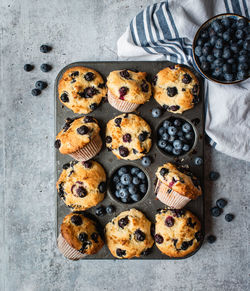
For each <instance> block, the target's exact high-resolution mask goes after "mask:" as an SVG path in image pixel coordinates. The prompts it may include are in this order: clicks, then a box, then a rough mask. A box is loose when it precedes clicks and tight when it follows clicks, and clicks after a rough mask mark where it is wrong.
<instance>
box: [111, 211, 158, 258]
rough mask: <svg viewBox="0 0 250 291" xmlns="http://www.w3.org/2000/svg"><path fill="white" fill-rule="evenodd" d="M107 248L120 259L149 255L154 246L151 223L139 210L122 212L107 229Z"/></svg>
mask: <svg viewBox="0 0 250 291" xmlns="http://www.w3.org/2000/svg"><path fill="white" fill-rule="evenodd" d="M105 237H106V242H107V246H108V248H109V250H110V252H111V254H112V255H113V256H114V257H116V258H119V259H125V258H126V259H129V258H132V257H139V256H141V255H148V254H149V253H150V249H151V247H152V246H153V244H154V240H153V238H152V236H151V222H150V221H149V220H148V219H147V218H146V216H145V215H144V214H143V213H142V212H141V211H139V210H136V209H135V208H132V209H130V210H128V211H124V212H121V213H120V214H119V215H118V216H117V217H115V218H113V219H112V221H111V222H109V223H108V224H107V225H106V227H105Z"/></svg>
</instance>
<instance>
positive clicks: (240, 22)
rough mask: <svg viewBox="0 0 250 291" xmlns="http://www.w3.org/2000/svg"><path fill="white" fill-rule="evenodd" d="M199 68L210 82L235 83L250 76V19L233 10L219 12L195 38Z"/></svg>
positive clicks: (195, 59) (199, 30)
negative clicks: (223, 12) (231, 11)
mask: <svg viewBox="0 0 250 291" xmlns="http://www.w3.org/2000/svg"><path fill="white" fill-rule="evenodd" d="M193 59H194V63H195V66H196V69H197V70H198V71H199V72H200V73H201V75H202V76H203V77H205V78H207V79H208V80H210V81H214V82H217V83H220V84H234V83H238V82H241V81H244V80H246V79H247V78H249V75H250V62H249V59H250V21H249V19H247V18H245V17H243V16H240V15H237V14H232V13H225V14H220V15H216V16H214V17H212V18H210V19H209V20H207V21H206V22H205V23H204V24H202V26H201V27H200V28H199V29H198V31H197V33H196V35H195V37H194V41H193Z"/></svg>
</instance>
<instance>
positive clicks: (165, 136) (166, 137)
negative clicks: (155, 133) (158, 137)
mask: <svg viewBox="0 0 250 291" xmlns="http://www.w3.org/2000/svg"><path fill="white" fill-rule="evenodd" d="M162 139H163V140H165V141H167V140H168V139H169V135H168V134H167V133H163V135H162Z"/></svg>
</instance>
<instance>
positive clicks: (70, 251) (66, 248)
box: [57, 233, 87, 260]
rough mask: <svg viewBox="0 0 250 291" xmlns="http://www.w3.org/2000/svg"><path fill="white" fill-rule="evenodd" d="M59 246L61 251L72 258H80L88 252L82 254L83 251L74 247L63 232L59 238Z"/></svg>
mask: <svg viewBox="0 0 250 291" xmlns="http://www.w3.org/2000/svg"><path fill="white" fill-rule="evenodd" d="M57 246H58V249H59V251H60V252H61V253H62V254H63V255H64V256H65V257H66V258H68V259H70V260H80V259H83V258H85V257H86V256H87V254H82V253H81V252H79V251H77V250H76V249H74V248H72V246H70V245H69V243H68V242H67V241H66V240H65V239H64V237H63V236H62V234H61V233H60V234H59V236H58V238H57Z"/></svg>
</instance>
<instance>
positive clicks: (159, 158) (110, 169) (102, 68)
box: [54, 61, 205, 260]
mask: <svg viewBox="0 0 250 291" xmlns="http://www.w3.org/2000/svg"><path fill="white" fill-rule="evenodd" d="M170 65H173V63H171V62H168V61H161V62H77V63H72V64H70V65H68V66H66V67H64V68H63V69H62V70H61V71H60V72H59V74H58V75H57V78H56V81H55V136H56V135H57V133H58V132H59V131H60V130H61V129H62V127H63V125H64V123H65V119H66V118H67V117H71V118H72V117H76V116H79V117H80V116H83V115H79V114H74V113H73V111H71V110H69V109H68V108H67V107H65V106H63V105H62V104H61V102H60V101H59V99H58V92H57V85H58V81H59V80H60V78H61V76H62V74H63V73H64V72H65V71H66V70H67V69H69V68H70V67H74V66H85V67H90V68H93V69H94V70H96V71H98V72H99V73H101V74H102V76H103V77H104V78H105V77H106V76H107V75H108V74H109V72H111V71H113V70H119V69H121V70H122V69H133V70H139V71H143V72H147V73H148V77H149V80H150V81H151V80H152V78H153V76H154V75H155V74H156V73H158V72H159V71H160V70H162V69H163V68H165V67H167V66H170ZM194 73H195V74H196V76H197V77H198V79H199V81H200V86H201V90H200V91H201V93H200V102H199V103H198V104H196V105H195V106H194V108H193V109H190V110H188V111H185V112H184V113H183V114H173V113H169V112H167V111H166V112H164V113H163V114H162V116H161V117H160V118H153V117H152V115H151V111H152V109H153V108H155V107H158V106H159V105H158V103H157V102H156V101H155V100H154V98H153V97H152V98H151V99H150V101H149V102H147V103H146V104H144V105H141V106H140V107H139V108H138V109H137V110H136V111H135V112H134V113H136V114H138V115H140V116H141V117H142V118H144V119H145V120H146V121H147V122H148V124H149V125H150V127H151V129H152V138H153V140H152V147H151V150H150V152H149V153H148V155H149V156H151V157H152V159H153V163H152V165H151V166H150V167H148V168H143V167H142V166H141V160H136V161H125V160H118V159H117V158H116V157H115V156H114V154H113V153H112V152H110V151H108V150H107V149H106V148H105V128H106V123H107V122H108V121H109V120H110V119H112V118H114V117H115V116H117V115H120V114H121V112H119V111H117V110H116V109H114V108H113V107H112V106H111V105H110V104H109V103H108V102H107V101H103V102H102V103H101V104H100V106H99V107H98V108H97V109H96V110H95V111H93V112H92V113H90V114H88V115H91V116H93V117H95V118H96V119H97V120H98V122H99V125H100V127H101V136H102V140H103V148H102V150H101V152H100V153H99V154H98V155H97V156H96V157H95V158H94V160H96V161H98V162H99V163H101V164H102V165H103V167H104V169H105V171H106V174H107V177H108V180H107V182H108V191H107V194H106V197H105V199H104V200H103V201H102V202H101V203H99V204H98V205H97V206H95V207H93V208H91V209H89V210H87V212H88V213H89V214H90V215H91V214H95V209H96V208H97V207H99V206H101V205H103V206H108V205H110V204H112V205H114V206H115V208H116V211H115V212H114V213H112V214H111V215H109V214H106V215H105V216H102V217H97V219H98V221H99V222H100V224H101V225H102V226H103V227H104V226H105V225H106V224H107V223H108V222H109V221H110V220H111V219H112V218H113V217H115V216H117V215H118V214H119V213H120V212H122V211H125V210H128V209H130V208H136V209H138V210H140V211H142V212H143V213H144V214H145V215H146V216H147V218H148V219H150V220H151V222H154V217H155V214H156V211H157V209H159V208H164V204H162V203H161V202H160V201H158V200H156V196H155V194H154V186H155V185H154V184H155V181H156V177H155V172H156V170H157V168H158V167H159V166H161V165H163V164H164V163H166V162H172V163H177V164H181V165H182V166H188V165H189V166H190V170H191V171H192V172H193V174H194V175H195V176H196V177H197V178H198V179H199V180H200V182H201V186H202V189H203V195H202V196H201V197H199V198H198V199H197V200H194V201H191V202H190V203H189V204H187V206H186V207H185V208H186V209H189V210H191V211H192V212H193V213H194V214H195V215H197V216H198V217H199V219H200V220H201V224H202V230H203V232H204V195H205V194H204V183H203V165H202V166H196V165H195V164H194V159H195V157H197V156H199V157H202V158H203V154H204V111H203V108H204V98H203V97H204V96H203V91H204V90H203V81H202V79H201V78H200V77H199V75H198V74H197V73H196V72H194ZM171 116H173V117H180V118H182V117H183V118H184V119H186V120H187V121H189V122H190V123H192V120H194V119H197V120H198V119H199V120H200V122H199V123H198V124H197V125H194V123H192V124H193V125H194V127H195V134H196V137H195V144H194V146H193V148H192V150H191V151H190V152H188V153H187V154H185V155H182V156H181V157H180V158H178V157H174V156H170V155H166V154H164V153H163V152H162V151H161V150H160V149H159V148H158V147H157V144H156V140H157V128H158V126H159V125H160V124H161V123H162V122H163V121H164V120H165V119H167V118H169V117H171ZM197 120H196V121H197ZM71 160H72V158H70V157H69V156H67V155H62V154H60V152H59V151H58V150H56V149H55V183H54V184H56V182H57V180H58V178H59V176H60V174H61V171H62V166H63V164H65V163H67V162H69V161H71ZM126 165H132V166H136V167H139V168H141V169H142V170H143V171H144V173H145V174H146V176H147V177H148V180H149V181H148V182H149V183H148V191H147V193H146V194H145V196H144V197H143V199H142V200H140V201H139V202H135V203H130V204H125V203H122V202H119V201H118V200H116V199H114V197H113V196H112V194H111V191H110V185H109V182H110V180H109V178H110V177H111V176H112V175H113V173H114V171H115V170H116V169H117V168H120V167H121V166H126ZM54 195H55V199H56V217H57V221H56V237H57V236H58V234H59V232H60V225H61V223H62V220H63V218H64V216H65V215H67V214H68V213H70V212H71V210H70V208H68V207H67V206H66V205H65V204H64V203H63V201H61V199H60V198H59V196H58V193H57V191H56V187H55V194H54ZM201 244H202V242H201ZM201 244H200V245H201ZM196 251H197V250H196ZM196 251H195V252H196ZM195 252H193V253H191V254H189V255H188V256H186V257H183V258H187V257H189V256H191V255H193V254H194V253H195ZM183 258H169V257H168V256H166V255H164V254H162V253H161V252H160V251H159V250H158V248H157V247H156V246H155V245H154V246H153V250H152V252H151V254H149V255H148V256H145V257H144V256H141V257H140V258H134V259H135V260H140V259H141V260H145V259H165V260H177V259H178V260H179V259H183ZM86 259H88V260H93V259H115V258H114V257H113V256H112V255H111V253H110V251H109V249H108V248H107V246H106V245H105V246H104V247H103V248H102V249H101V250H100V251H99V252H98V253H97V254H95V255H91V256H88V257H87V258H85V259H84V260H86Z"/></svg>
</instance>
